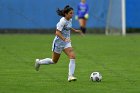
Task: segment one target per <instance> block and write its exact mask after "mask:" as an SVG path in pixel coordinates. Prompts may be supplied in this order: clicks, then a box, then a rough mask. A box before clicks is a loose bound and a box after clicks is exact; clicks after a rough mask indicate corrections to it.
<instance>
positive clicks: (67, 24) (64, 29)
mask: <svg viewBox="0 0 140 93" xmlns="http://www.w3.org/2000/svg"><path fill="white" fill-rule="evenodd" d="M71 27H72V19H70V20H66V19H65V17H62V18H61V19H60V21H59V22H58V23H57V25H56V28H57V29H58V30H59V31H61V33H62V35H63V36H64V37H65V38H70V28H71ZM54 43H55V44H56V45H61V46H63V45H65V43H66V42H64V41H63V40H62V39H60V38H59V37H58V36H55V38H54Z"/></svg>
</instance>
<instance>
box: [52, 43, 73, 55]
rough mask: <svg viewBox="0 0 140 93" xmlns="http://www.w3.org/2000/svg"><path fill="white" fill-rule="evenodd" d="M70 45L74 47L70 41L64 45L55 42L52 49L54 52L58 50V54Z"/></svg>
mask: <svg viewBox="0 0 140 93" xmlns="http://www.w3.org/2000/svg"><path fill="white" fill-rule="evenodd" d="M68 47H72V46H71V42H68V43H66V44H65V45H64V46H60V45H59V46H58V45H57V46H56V44H55V43H53V45H52V51H53V52H56V53H58V54H61V52H62V51H63V50H64V49H66V48H68Z"/></svg>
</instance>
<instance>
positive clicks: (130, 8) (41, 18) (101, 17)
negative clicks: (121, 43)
mask: <svg viewBox="0 0 140 93" xmlns="http://www.w3.org/2000/svg"><path fill="white" fill-rule="evenodd" d="M109 1H110V0H87V3H88V4H89V8H90V10H89V15H90V18H89V20H88V23H87V27H88V28H98V27H105V26H106V21H107V13H108V8H109ZM113 1H117V0H113ZM79 2H80V0H0V29H7V28H8V29H51V28H55V26H56V23H57V22H58V21H59V19H60V17H59V16H58V15H57V14H56V9H57V8H61V9H62V8H63V7H64V6H65V5H67V4H69V5H70V6H72V7H73V8H74V12H75V13H76V7H77V4H78V3H79ZM114 7H115V8H116V9H120V6H119V5H118V4H117V3H116V2H114ZM117 7H118V8H117ZM116 11H117V10H114V11H113V12H112V13H116V14H115V15H117V14H118V13H117V12H116ZM117 17H119V15H118V16H115V18H116V19H117ZM113 22H114V23H115V21H113ZM73 27H75V28H78V27H79V24H78V22H77V21H76V20H74V19H73ZM126 27H127V28H140V0H126Z"/></svg>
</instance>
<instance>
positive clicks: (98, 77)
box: [90, 72, 102, 82]
mask: <svg viewBox="0 0 140 93" xmlns="http://www.w3.org/2000/svg"><path fill="white" fill-rule="evenodd" d="M90 80H91V81H97V82H100V81H101V80H102V75H101V74H100V73H99V72H92V73H91V75H90Z"/></svg>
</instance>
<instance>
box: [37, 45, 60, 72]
mask: <svg viewBox="0 0 140 93" xmlns="http://www.w3.org/2000/svg"><path fill="white" fill-rule="evenodd" d="M52 51H53V52H52V58H45V59H41V60H40V59H36V62H35V69H36V71H38V70H39V67H40V65H49V64H55V63H57V62H58V60H59V57H60V55H61V52H62V48H60V47H56V46H55V44H54V43H53V45H52Z"/></svg>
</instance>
